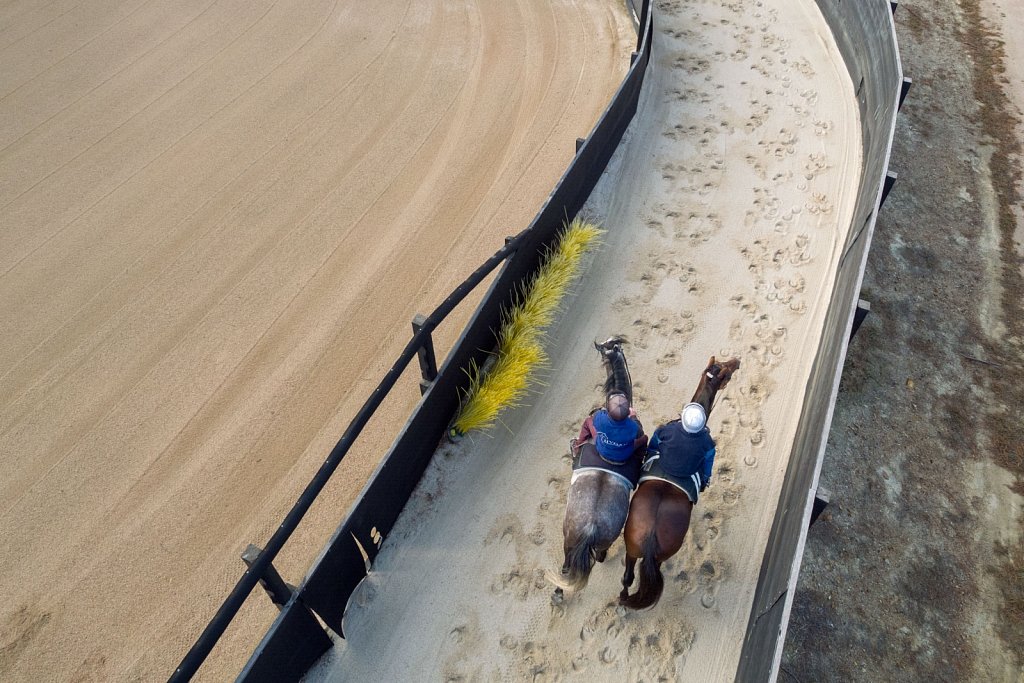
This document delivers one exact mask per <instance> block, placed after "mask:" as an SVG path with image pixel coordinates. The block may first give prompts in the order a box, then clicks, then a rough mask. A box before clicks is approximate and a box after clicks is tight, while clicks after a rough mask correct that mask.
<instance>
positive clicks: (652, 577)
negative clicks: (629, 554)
mask: <svg viewBox="0 0 1024 683" xmlns="http://www.w3.org/2000/svg"><path fill="white" fill-rule="evenodd" d="M643 551H644V554H643V557H642V558H641V560H640V571H639V574H640V586H639V587H638V588H637V589H636V593H633V594H632V595H629V596H627V597H625V598H623V599H621V600H619V604H621V605H622V606H624V607H628V608H630V609H645V608H647V607H651V606H652V605H654V604H656V603H657V602H658V600H659V599H661V592H662V591H663V590H664V589H665V577H664V576H663V575H662V573H661V567H660V566H659V563H658V560H657V555H658V538H657V536H656V535H655V533H654V531H653V530H651V532H650V533H649V534H648V535H647V538H645V539H644V547H643Z"/></svg>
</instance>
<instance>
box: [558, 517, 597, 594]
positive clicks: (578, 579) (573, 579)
mask: <svg viewBox="0 0 1024 683" xmlns="http://www.w3.org/2000/svg"><path fill="white" fill-rule="evenodd" d="M597 537H598V528H597V524H595V523H594V522H588V523H587V525H586V526H585V527H584V528H583V530H582V532H581V533H580V534H579V535H578V536H577V537H576V543H574V544H573V545H572V547H570V548H567V549H566V551H565V566H564V568H563V569H562V578H563V579H564V580H565V582H566V584H567V585H568V587H569V588H572V589H573V590H580V589H581V588H584V587H585V586H586V585H587V581H588V580H590V570H591V569H593V567H594V558H595V557H596V556H597V550H596V549H595V547H594V546H595V544H596V543H597Z"/></svg>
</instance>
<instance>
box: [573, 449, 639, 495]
mask: <svg viewBox="0 0 1024 683" xmlns="http://www.w3.org/2000/svg"><path fill="white" fill-rule="evenodd" d="M641 450H643V449H641ZM641 455H642V454H641ZM640 464H641V456H639V455H638V454H637V453H634V454H633V455H632V456H631V457H630V458H629V460H627V461H626V462H623V463H615V462H610V461H608V460H605V459H604V458H602V457H601V454H600V453H598V452H597V449H596V448H594V444H593V443H591V442H590V441H584V442H583V443H581V444H579V445H578V446H577V448H576V450H575V451H574V453H573V458H572V471H573V474H575V473H576V472H579V471H583V470H604V471H605V472H611V473H612V474H615V475H618V476H620V477H622V478H623V479H625V480H626V481H628V482H629V484H630V486H631V487H632V488H634V489H635V488H636V486H637V483H638V482H639V480H640Z"/></svg>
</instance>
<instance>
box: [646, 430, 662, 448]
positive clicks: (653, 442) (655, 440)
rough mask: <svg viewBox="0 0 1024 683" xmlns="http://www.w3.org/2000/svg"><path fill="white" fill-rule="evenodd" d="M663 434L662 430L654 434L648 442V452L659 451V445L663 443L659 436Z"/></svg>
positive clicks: (655, 431)
mask: <svg viewBox="0 0 1024 683" xmlns="http://www.w3.org/2000/svg"><path fill="white" fill-rule="evenodd" d="M660 433H661V429H660V428H659V429H655V430H654V434H651V439H650V441H648V442H647V450H649V451H658V450H659V449H658V444H660V443H661V437H660V436H658V435H659V434H660ZM659 452H660V451H659Z"/></svg>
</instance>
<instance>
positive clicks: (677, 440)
mask: <svg viewBox="0 0 1024 683" xmlns="http://www.w3.org/2000/svg"><path fill="white" fill-rule="evenodd" d="M647 450H648V451H657V452H658V453H659V454H660V455H661V458H660V460H661V462H660V465H661V468H662V469H663V470H664V471H665V472H666V473H667V474H670V475H672V476H673V477H678V478H680V479H682V478H686V477H689V476H690V475H691V474H694V473H699V474H700V476H701V486H700V488H701V489H703V488H704V487H705V486H707V484H708V482H709V481H711V468H712V466H713V465H714V464H715V440H714V439H712V438H711V432H709V431H708V428H707V427H705V428H704V429H702V430H700V431H699V432H697V433H696V434H690V433H689V432H688V431H686V430H685V429H683V425H682V423H681V422H680V421H679V420H673V421H672V422H669V423H668V424H663V425H662V426H660V427H658V428H657V429H656V430H654V435H653V436H651V441H650V444H648V446H647Z"/></svg>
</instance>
